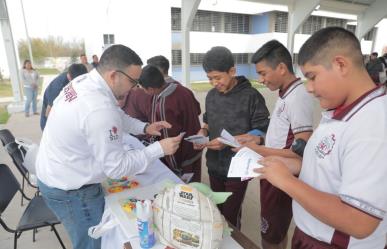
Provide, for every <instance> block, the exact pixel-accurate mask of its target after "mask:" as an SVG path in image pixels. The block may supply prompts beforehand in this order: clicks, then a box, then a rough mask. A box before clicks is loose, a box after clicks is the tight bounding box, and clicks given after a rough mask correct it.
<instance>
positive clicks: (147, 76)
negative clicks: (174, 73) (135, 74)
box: [140, 65, 165, 89]
mask: <svg viewBox="0 0 387 249" xmlns="http://www.w3.org/2000/svg"><path fill="white" fill-rule="evenodd" d="M164 84H165V80H164V76H163V75H162V73H161V72H160V70H159V69H158V68H157V67H155V66H153V65H146V66H145V67H144V68H143V69H142V72H141V76H140V85H141V86H142V87H143V88H145V89H146V88H148V87H152V88H160V87H162V86H163V85H164Z"/></svg>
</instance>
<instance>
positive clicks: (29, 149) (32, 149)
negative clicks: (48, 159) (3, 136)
mask: <svg viewBox="0 0 387 249" xmlns="http://www.w3.org/2000/svg"><path fill="white" fill-rule="evenodd" d="M15 142H16V143H17V144H18V145H19V146H18V148H19V150H21V151H22V148H23V149H24V150H25V151H26V153H25V154H24V153H21V154H22V156H23V165H24V167H26V169H27V170H28V172H29V173H30V174H33V175H35V174H36V167H35V164H36V157H37V155H38V151H39V145H37V144H36V143H34V142H32V141H31V140H29V139H26V138H15Z"/></svg>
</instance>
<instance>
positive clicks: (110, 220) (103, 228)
mask: <svg viewBox="0 0 387 249" xmlns="http://www.w3.org/2000/svg"><path fill="white" fill-rule="evenodd" d="M117 225H118V222H117V220H116V217H115V216H114V215H113V214H112V212H111V211H110V208H108V207H106V206H105V211H104V212H103V215H102V219H101V222H100V223H99V224H98V225H96V226H92V227H89V230H88V234H89V236H90V237H91V238H93V239H98V238H100V237H101V236H102V235H104V234H105V233H106V232H108V231H110V230H111V229H113V228H114V227H116V226H117Z"/></svg>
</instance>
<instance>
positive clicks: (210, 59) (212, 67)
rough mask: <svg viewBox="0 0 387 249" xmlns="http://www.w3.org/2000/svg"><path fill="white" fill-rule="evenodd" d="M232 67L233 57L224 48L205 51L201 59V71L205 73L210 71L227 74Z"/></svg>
mask: <svg viewBox="0 0 387 249" xmlns="http://www.w3.org/2000/svg"><path fill="white" fill-rule="evenodd" d="M234 65H235V63H234V57H233V56H232V53H231V51H230V50H229V49H228V48H226V47H213V48H211V49H210V50H209V51H207V53H206V54H205V55H204V58H203V69H204V71H206V73H208V72H211V71H219V72H228V71H229V70H230V68H232V67H233V66H234Z"/></svg>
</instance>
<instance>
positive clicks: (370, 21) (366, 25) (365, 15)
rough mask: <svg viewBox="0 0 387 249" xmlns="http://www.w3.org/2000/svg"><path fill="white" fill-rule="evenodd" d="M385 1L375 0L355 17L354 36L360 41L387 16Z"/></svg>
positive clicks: (386, 2)
mask: <svg viewBox="0 0 387 249" xmlns="http://www.w3.org/2000/svg"><path fill="white" fill-rule="evenodd" d="M386 9H387V1H386V0H376V1H375V2H373V3H372V4H371V5H370V6H369V7H368V8H367V9H366V10H365V11H363V12H362V13H361V14H359V15H358V16H357V26H356V36H357V38H358V39H359V40H361V39H362V38H363V37H364V35H365V34H367V32H368V31H370V30H371V29H372V28H373V27H374V26H375V25H376V24H377V23H378V22H379V21H380V20H382V19H383V18H384V17H386V16H387V12H386Z"/></svg>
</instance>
